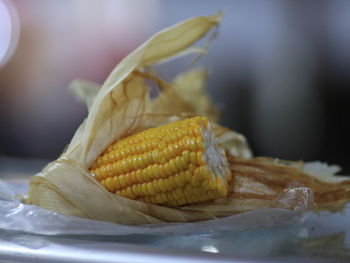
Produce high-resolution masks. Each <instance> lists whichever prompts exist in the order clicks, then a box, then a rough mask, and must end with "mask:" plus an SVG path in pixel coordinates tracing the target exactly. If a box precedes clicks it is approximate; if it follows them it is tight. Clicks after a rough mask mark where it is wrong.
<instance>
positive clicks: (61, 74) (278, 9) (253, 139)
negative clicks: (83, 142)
mask: <svg viewBox="0 0 350 263" xmlns="http://www.w3.org/2000/svg"><path fill="white" fill-rule="evenodd" d="M218 10H223V11H224V13H225V16H224V20H223V23H222V25H221V27H220V28H219V34H218V37H217V39H216V40H215V41H214V42H213V43H212V45H211V47H210V59H211V69H212V70H211V75H210V78H209V81H208V86H207V89H208V91H209V93H210V94H211V95H212V97H213V100H214V102H215V103H216V104H217V105H218V107H219V108H220V109H221V110H222V111H223V117H222V123H223V124H224V125H226V126H228V127H230V128H232V129H234V130H236V131H238V132H241V133H243V134H244V135H246V137H247V138H248V141H249V143H250V145H251V147H252V149H253V152H254V153H255V155H264V156H273V157H279V158H283V159H290V160H301V159H303V160H306V161H310V160H321V161H327V162H329V163H337V164H339V165H341V166H342V167H343V174H348V175H349V174H350V162H349V158H348V157H349V148H350V139H349V134H350V125H349V124H348V119H349V114H350V103H349V100H350V1H348V0H330V1H324V0H319V1H307V0H306V1H305V0H304V1H299V0H286V1H273V0H271V1H269V0H250V1H244V0H236V1H235V0H217V1H209V0H208V1H199V0H178V1H171V0H147V1H143V0H103V1H90V0H61V1H45V0H33V1H24V0H22V1H21V0H13V1H11V0H0V158H2V159H3V160H4V159H6V160H8V159H9V158H24V159H28V160H33V159H34V160H36V159H39V160H52V159H54V158H56V157H57V156H58V155H59V154H60V153H61V152H62V150H63V148H64V147H65V145H67V144H68V143H69V141H70V139H71V137H72V136H73V134H74V132H75V130H76V129H77V127H78V126H79V124H80V123H81V122H82V120H83V119H84V118H85V117H86V114H87V111H86V109H85V105H83V104H81V103H79V102H76V101H75V100H74V99H73V98H72V97H71V95H70V94H69V92H68V90H67V86H68V84H69V83H70V82H71V81H72V80H73V79H74V78H82V79H86V80H90V81H95V82H99V83H102V82H103V80H104V79H105V78H106V77H107V75H108V74H109V72H110V71H111V70H112V68H113V67H114V66H115V65H116V64H117V63H118V62H119V61H120V60H121V59H122V58H123V57H125V56H126V55H127V54H128V53H129V52H131V51H132V50H134V49H135V48H136V47H138V46H139V45H140V44H141V43H143V42H144V41H145V40H146V39H147V38H149V37H150V36H151V35H153V34H154V33H156V32H157V31H159V30H160V29H163V28H164V27H167V26H170V25H173V24H175V23H177V22H179V21H181V20H183V19H187V18H190V17H193V16H198V15H207V14H213V13H215V12H217V11H218ZM3 163H4V162H3ZM0 165H1V162H0Z"/></svg>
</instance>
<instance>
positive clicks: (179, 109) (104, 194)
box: [25, 14, 350, 225]
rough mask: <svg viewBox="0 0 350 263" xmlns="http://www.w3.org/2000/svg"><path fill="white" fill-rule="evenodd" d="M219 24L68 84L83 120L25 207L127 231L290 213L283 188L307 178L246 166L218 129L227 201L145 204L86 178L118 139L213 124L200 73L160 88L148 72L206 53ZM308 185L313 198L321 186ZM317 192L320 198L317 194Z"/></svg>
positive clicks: (149, 46)
mask: <svg viewBox="0 0 350 263" xmlns="http://www.w3.org/2000/svg"><path fill="white" fill-rule="evenodd" d="M220 19H221V15H220V14H219V15H213V16H204V17H196V18H193V19H189V20H187V21H184V22H182V23H180V24H177V25H175V26H173V27H170V28H168V29H165V30H163V31H161V32H160V33H158V34H156V35H155V36H154V37H152V38H150V39H149V40H148V41H146V42H145V43H144V44H143V45H141V46H140V47H139V48H138V49H136V50H135V51H134V52H132V53H131V54H130V55H129V56H127V57H126V58H125V59H124V60H122V61H121V62H120V63H119V64H118V65H117V66H116V67H115V69H114V70H113V71H112V73H111V74H110V75H109V77H108V78H107V80H106V81H105V82H104V84H103V85H102V86H101V87H100V85H98V84H95V83H90V82H82V81H76V82H74V83H73V84H72V87H71V89H72V91H73V93H74V94H75V95H76V96H77V97H79V98H80V99H84V100H85V101H86V102H87V105H88V107H89V114H88V117H87V119H86V120H85V121H84V122H83V123H82V124H81V126H80V127H79V129H78V130H77V131H76V133H75V135H74V137H73V139H72V140H71V142H70V144H69V146H68V148H67V150H66V151H65V152H64V153H63V154H62V155H61V156H60V158H59V159H58V160H56V161H54V162H52V163H50V164H48V165H47V167H45V169H44V170H43V171H42V172H41V173H39V174H37V175H36V176H34V177H33V178H32V180H31V182H30V190H29V193H28V197H27V198H26V200H25V202H27V203H29V204H34V205H38V206H40V207H43V208H46V209H50V210H54V211H56V212H59V213H62V214H68V215H75V216H80V217H85V218H90V219H95V220H102V221H109V222H114V223H121V224H128V225H139V224H147V223H160V222H189V221H200V220H205V219H211V218H216V217H221V216H228V215H232V214H235V213H240V212H244V211H250V210H253V209H256V208H259V207H263V206H277V207H282V208H291V209H293V207H289V206H290V204H283V205H281V203H276V200H278V199H281V198H279V196H280V195H281V193H282V192H283V191H284V189H285V188H286V187H287V185H288V183H289V182H290V181H298V178H302V177H303V176H305V177H307V178H311V177H312V176H311V175H308V174H307V173H304V172H303V171H302V165H299V164H296V163H295V164H294V166H293V165H292V166H291V165H290V164H288V165H286V164H284V163H281V162H271V161H270V160H269V159H260V158H258V159H254V158H253V159H252V153H251V150H250V148H249V146H248V144H247V142H246V139H245V138H244V136H242V135H240V134H238V133H236V132H233V131H231V130H229V129H226V128H224V127H222V126H220V125H217V124H214V127H213V128H214V133H215V134H216V136H217V138H218V142H219V143H221V144H222V146H223V147H225V149H226V150H227V153H228V155H229V158H230V162H231V169H232V171H233V172H234V180H233V181H234V183H233V184H232V185H231V192H230V194H229V195H228V196H227V198H221V199H219V200H214V201H212V202H207V203H203V204H199V205H193V206H187V207H181V208H169V207H163V206H157V205H152V204H146V203H142V202H138V201H134V200H129V199H126V198H123V197H120V196H117V195H115V194H111V193H109V192H108V191H107V190H105V189H104V188H103V187H102V186H101V185H100V184H99V183H98V182H97V181H96V180H95V179H94V178H93V176H92V175H91V174H90V173H89V172H88V168H89V166H90V165H91V163H92V162H93V161H94V160H95V159H96V158H97V157H98V156H99V155H100V153H101V152H102V151H103V150H104V149H105V148H106V147H107V146H108V145H110V144H111V143H112V142H114V141H115V140H116V139H118V138H120V137H123V136H126V135H129V134H132V133H135V132H137V131H140V130H143V129H146V128H149V127H153V126H158V125H162V124H165V123H168V122H170V121H172V120H175V119H180V118H185V117H190V116H195V115H206V116H208V117H209V118H210V119H211V120H212V121H217V120H218V116H219V114H218V112H217V111H216V110H215V108H214V107H213V104H212V103H211V101H210V99H209V97H208V96H207V94H205V92H204V90H203V87H204V84H205V81H206V76H207V74H206V71H205V70H203V69H192V70H189V71H187V72H184V73H182V74H180V75H179V76H178V77H176V78H175V79H174V80H173V81H172V82H170V83H167V82H165V81H163V80H161V79H160V78H159V77H158V76H157V74H155V73H154V71H153V70H152V65H155V64H159V63H161V62H162V63H164V62H165V61H167V60H170V59H173V58H174V57H178V56H182V55H184V54H188V53H193V52H197V53H199V54H203V53H205V49H203V48H201V47H198V48H193V47H191V46H192V45H193V44H194V43H195V42H196V41H198V40H199V39H200V38H202V37H203V36H205V35H206V34H207V33H208V32H209V31H210V30H211V29H214V28H215V27H217V26H218V24H219V22H220ZM146 80H147V81H149V80H151V81H153V82H156V83H157V84H158V85H159V87H160V94H159V96H158V97H156V98H154V99H151V98H150V96H149V89H148V87H147V81H146ZM193 98H195V99H193ZM233 157H235V158H233ZM298 165H299V166H298ZM285 169H286V170H285ZM291 169H292V170H291ZM285 171H289V172H290V171H292V173H291V175H290V176H289V175H288V176H285V175H286V174H288V173H286V172H285ZM256 175H259V176H256ZM312 178H314V177H312ZM314 180H317V179H314ZM311 181H312V180H311ZM311 181H310V180H309V181H308V180H306V181H305V180H304V181H303V182H304V183H305V182H306V183H309V182H311ZM328 184H329V185H331V188H332V187H333V188H332V189H333V190H334V189H335V188H337V187H339V185H340V184H342V186H341V187H342V188H341V189H343V188H344V189H343V192H342V193H343V196H342V198H341V200H346V199H347V198H349V197H350V195H349V192H348V189H349V187H348V188H346V187H343V185H346V184H349V183H348V181H346V182H345V183H344V182H341V183H338V182H329V183H328ZM276 185H277V186H278V187H277V186H276ZM315 185H316V186H314V189H313V190H315V192H316V193H318V192H317V191H318V189H319V187H321V186H322V187H323V186H324V185H321V186H320V185H318V184H315ZM322 187H321V188H322ZM322 191H323V192H322V193H324V192H327V191H326V190H324V189H323V188H322ZM339 200H340V199H338V201H339ZM332 201H335V200H332ZM326 203H327V202H324V204H326Z"/></svg>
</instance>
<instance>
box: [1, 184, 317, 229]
mask: <svg viewBox="0 0 350 263" xmlns="http://www.w3.org/2000/svg"><path fill="white" fill-rule="evenodd" d="M0 186H1V188H0V229H3V230H16V231H24V232H29V233H35V234H43V235H129V234H145V235H193V234H202V233H211V234H215V233H220V232H226V231H243V230H247V229H254V228H261V227H278V226H287V225H294V224H301V223H303V222H304V219H305V216H304V214H303V213H304V212H305V211H307V209H308V208H309V206H310V204H311V202H312V195H311V193H310V191H309V189H307V188H305V187H297V188H293V189H291V188H290V189H286V191H285V192H284V194H283V195H281V196H279V199H278V200H276V201H278V202H284V201H285V199H286V200H287V199H288V202H290V201H291V200H293V202H295V207H294V208H293V209H291V210H284V209H280V208H277V207H269V208H267V207H266V208H260V209H257V210H255V211H251V212H246V213H241V214H237V215H233V216H229V217H225V218H219V219H212V220H206V221H202V222H195V223H161V224H148V225H142V226H125V225H121V224H112V223H108V222H102V221H95V220H89V219H84V218H79V217H74V216H69V215H62V214H59V213H56V212H53V211H50V210H45V209H42V208H40V207H37V206H33V205H26V204H22V203H21V202H20V201H19V200H16V196H18V195H20V194H23V192H25V190H26V186H27V185H26V184H25V183H22V184H20V183H6V182H4V181H0Z"/></svg>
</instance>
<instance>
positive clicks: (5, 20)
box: [0, 0, 19, 68]
mask: <svg viewBox="0 0 350 263" xmlns="http://www.w3.org/2000/svg"><path fill="white" fill-rule="evenodd" d="M18 36H19V23H18V15H17V12H16V8H15V7H14V6H13V4H12V3H11V2H10V1H7V0H0V68H1V67H3V66H4V65H5V64H6V62H7V61H8V60H9V59H10V58H11V56H12V54H13V53H14V51H15V49H16V47H17V42H18Z"/></svg>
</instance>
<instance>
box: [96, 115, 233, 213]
mask: <svg viewBox="0 0 350 263" xmlns="http://www.w3.org/2000/svg"><path fill="white" fill-rule="evenodd" d="M90 172H91V173H92V174H93V175H94V176H95V178H96V179H97V180H98V181H99V182H100V183H101V184H102V185H103V186H104V187H105V188H106V189H107V190H108V191H110V192H112V193H116V194H118V195H121V196H124V197H127V198H130V199H135V200H140V201H143V202H147V203H154V204H160V205H168V206H182V205H187V204H193V203H198V202H203V201H208V200H213V199H216V198H219V197H223V196H226V195H227V192H228V183H229V181H230V180H231V172H230V169H229V168H228V163H227V160H226V157H225V153H224V150H223V149H221V148H219V147H218V146H217V145H216V141H215V138H214V136H213V134H212V132H211V130H210V125H209V121H208V119H207V118H206V117H194V118H190V119H185V120H181V121H176V122H173V123H170V124H167V125H164V126H161V127H157V128H151V129H148V130H145V131H143V132H140V133H137V134H134V135H131V136H128V137H125V138H122V139H119V140H118V141H116V142H115V143H113V144H112V145H110V146H109V147H108V148H107V149H106V151H105V152H104V153H102V154H101V155H100V156H99V157H98V159H97V160H96V161H95V162H94V163H93V164H92V166H91V167H90Z"/></svg>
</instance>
